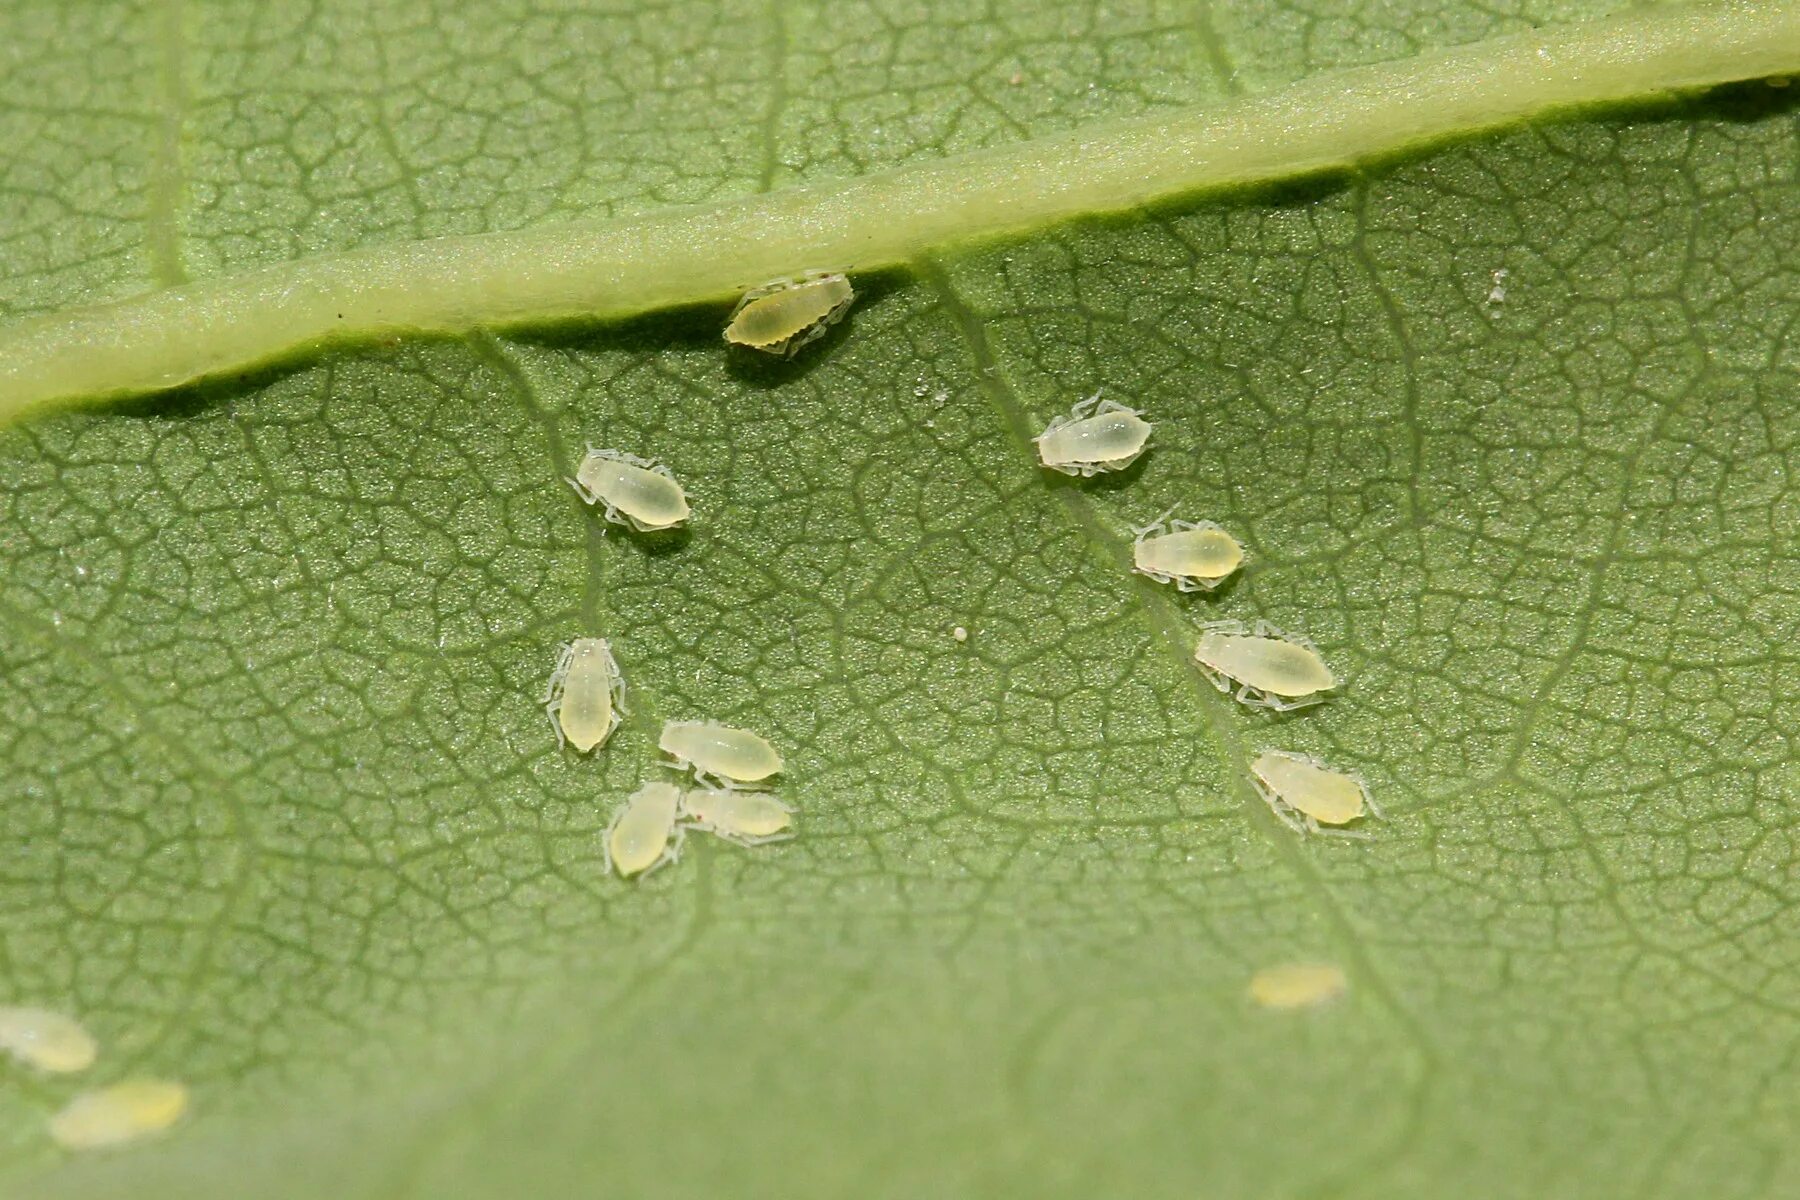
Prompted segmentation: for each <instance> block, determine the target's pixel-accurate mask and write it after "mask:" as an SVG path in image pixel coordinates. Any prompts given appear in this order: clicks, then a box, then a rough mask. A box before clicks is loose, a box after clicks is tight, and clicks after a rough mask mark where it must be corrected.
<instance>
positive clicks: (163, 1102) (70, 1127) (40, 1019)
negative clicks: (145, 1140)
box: [0, 1008, 188, 1150]
mask: <svg viewBox="0 0 1800 1200" xmlns="http://www.w3.org/2000/svg"><path fill="white" fill-rule="evenodd" d="M0 1049H3V1050H5V1051H6V1052H7V1053H9V1054H11V1055H12V1056H13V1058H15V1059H17V1060H18V1061H19V1062H20V1063H22V1064H24V1065H25V1066H28V1067H33V1068H35V1069H37V1070H39V1071H42V1072H45V1073H46V1074H51V1075H63V1074H68V1073H70V1072H73V1071H84V1070H86V1069H87V1068H88V1067H90V1066H92V1065H93V1063H94V1060H95V1059H96V1058H97V1057H98V1056H99V1052H100V1045H99V1043H98V1042H97V1041H95V1039H94V1036H93V1034H91V1033H89V1032H88V1031H87V1029H86V1028H85V1027H84V1026H83V1025H82V1024H81V1022H79V1021H77V1020H76V1019H75V1018H73V1017H70V1016H67V1015H65V1014H63V1013H59V1012H52V1011H51V1010H49V1009H44V1008H0ZM187 1106H188V1091H187V1088H186V1087H184V1086H183V1085H181V1084H179V1083H173V1082H170V1081H169V1080H166V1079H142V1078H140V1079H126V1080H123V1081H121V1082H119V1083H115V1084H112V1085H111V1086H109V1087H103V1088H99V1089H97V1090H95V1091H89V1092H81V1093H79V1094H77V1095H76V1096H75V1097H74V1098H73V1099H72V1100H70V1101H69V1102H68V1103H67V1104H65V1105H64V1106H63V1107H62V1109H61V1110H60V1111H58V1112H57V1113H56V1114H54V1115H53V1116H52V1117H51V1118H50V1121H49V1129H50V1136H51V1138H53V1139H54V1140H55V1141H56V1142H57V1143H58V1144H59V1145H61V1146H62V1147H63V1148H64V1149H68V1150H93V1149H99V1148H101V1147H106V1146H119V1145H123V1144H124V1143H126V1142H133V1141H136V1140H138V1139H139V1138H142V1137H147V1136H149V1135H150V1134H153V1133H159V1132H161V1131H162V1130H164V1129H167V1128H168V1127H169V1126H171V1125H173V1124H174V1123H175V1122H176V1121H178V1120H180V1119H181V1116H182V1114H183V1113H185V1112H186V1111H187Z"/></svg>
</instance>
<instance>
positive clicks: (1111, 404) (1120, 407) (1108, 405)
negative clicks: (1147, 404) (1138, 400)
mask: <svg viewBox="0 0 1800 1200" xmlns="http://www.w3.org/2000/svg"><path fill="white" fill-rule="evenodd" d="M1094 395H1095V397H1096V398H1098V397H1099V395H1100V393H1099V392H1095V393H1094ZM1109 412H1123V413H1130V414H1131V415H1132V416H1134V417H1136V416H1142V415H1143V414H1142V413H1140V412H1139V411H1138V410H1137V409H1135V408H1132V407H1131V406H1130V405H1128V404H1120V403H1119V402H1118V401H1117V400H1106V401H1103V402H1102V403H1101V404H1100V405H1099V407H1097V408H1095V409H1094V415H1095V416H1099V415H1100V414H1101V413H1109Z"/></svg>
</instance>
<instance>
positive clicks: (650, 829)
mask: <svg viewBox="0 0 1800 1200" xmlns="http://www.w3.org/2000/svg"><path fill="white" fill-rule="evenodd" d="M680 806H681V789H680V788H678V787H676V786H675V785H674V784H672V783H646V784H645V785H644V786H643V787H641V788H639V789H638V790H637V791H635V792H633V793H632V794H631V795H630V796H629V797H627V798H626V800H625V803H624V805H623V806H621V807H620V809H619V811H618V812H617V813H616V814H615V815H614V816H613V819H612V823H611V824H610V825H608V826H607V827H606V833H605V835H604V836H603V837H602V838H601V840H600V849H601V853H602V854H604V855H605V856H606V869H607V870H609V871H617V872H618V873H619V874H620V876H621V877H623V878H625V879H630V878H631V877H632V876H633V875H648V874H649V873H650V872H651V871H654V870H656V868H658V867H660V866H662V865H663V864H664V863H670V862H674V861H675V860H676V859H678V858H680V857H681V838H682V831H681V830H680V829H679V828H677V827H676V824H675V818H676V816H677V814H678V813H679V811H680Z"/></svg>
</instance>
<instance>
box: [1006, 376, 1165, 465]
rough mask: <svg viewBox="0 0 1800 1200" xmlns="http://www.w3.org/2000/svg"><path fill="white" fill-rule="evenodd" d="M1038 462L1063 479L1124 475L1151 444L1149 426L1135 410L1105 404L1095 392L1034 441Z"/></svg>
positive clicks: (1118, 405) (1051, 423)
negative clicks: (1101, 474)
mask: <svg viewBox="0 0 1800 1200" xmlns="http://www.w3.org/2000/svg"><path fill="white" fill-rule="evenodd" d="M1033 440H1034V441H1036V442H1037V448H1038V459H1039V461H1040V462H1042V463H1043V464H1044V465H1045V466H1046V467H1049V468H1050V469H1051V470H1052V471H1061V472H1062V473H1063V474H1064V475H1098V474H1099V473H1100V472H1102V471H1121V470H1124V469H1125V468H1126V467H1129V466H1130V465H1131V464H1132V463H1134V462H1136V461H1137V457H1138V455H1140V454H1142V453H1143V452H1144V443H1145V442H1147V441H1149V440H1150V422H1148V421H1146V420H1144V418H1143V416H1142V415H1140V414H1139V413H1138V411H1137V410H1136V409H1135V408H1126V407H1125V406H1124V405H1123V404H1118V403H1115V402H1114V401H1111V400H1107V401H1102V400H1101V399H1100V393H1099V392H1095V393H1094V394H1093V395H1092V396H1089V397H1088V398H1087V399H1086V400H1083V401H1081V402H1080V403H1078V404H1076V405H1075V407H1074V408H1072V409H1070V410H1069V415H1068V416H1066V417H1057V418H1056V419H1055V420H1053V421H1051V422H1050V427H1049V428H1048V429H1046V430H1044V432H1042V433H1040V434H1038V436H1037V437H1036V438H1035V439H1033Z"/></svg>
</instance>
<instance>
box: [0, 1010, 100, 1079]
mask: <svg viewBox="0 0 1800 1200" xmlns="http://www.w3.org/2000/svg"><path fill="white" fill-rule="evenodd" d="M0 1050H5V1051H7V1052H8V1053H10V1054H11V1055H12V1056H13V1057H14V1058H16V1059H18V1060H19V1061H20V1062H22V1063H27V1064H29V1065H31V1066H34V1067H36V1068H37V1069H38V1070H40V1071H49V1072H51V1073H52V1074H57V1075H60V1074H64V1073H66V1072H69V1071H83V1070H86V1069H87V1068H88V1067H90V1066H92V1065H93V1062H94V1057H95V1055H97V1054H98V1053H99V1051H100V1047H99V1045H98V1043H96V1042H95V1041H94V1035H93V1034H91V1033H89V1032H88V1031H87V1030H86V1029H84V1028H82V1025H81V1022H79V1021H77V1020H76V1019H75V1018H73V1017H69V1016H64V1015H63V1014H62V1013H59V1012H51V1011H50V1010H49V1009H44V1008H0Z"/></svg>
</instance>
